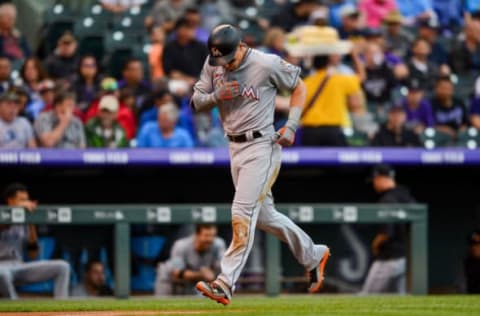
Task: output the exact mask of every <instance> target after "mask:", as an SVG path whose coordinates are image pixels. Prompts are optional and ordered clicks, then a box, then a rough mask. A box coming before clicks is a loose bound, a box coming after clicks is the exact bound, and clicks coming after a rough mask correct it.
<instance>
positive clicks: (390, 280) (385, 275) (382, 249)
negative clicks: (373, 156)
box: [362, 164, 415, 294]
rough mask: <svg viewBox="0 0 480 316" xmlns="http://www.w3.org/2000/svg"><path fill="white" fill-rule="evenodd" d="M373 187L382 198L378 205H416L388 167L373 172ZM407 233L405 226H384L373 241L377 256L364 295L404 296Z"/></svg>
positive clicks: (380, 167)
mask: <svg viewBox="0 0 480 316" xmlns="http://www.w3.org/2000/svg"><path fill="white" fill-rule="evenodd" d="M372 184H373V188H374V190H375V191H376V192H377V193H378V195H379V200H378V202H379V203H390V204H397V203H414V202H415V199H414V198H413V197H412V196H411V195H410V192H409V191H408V190H407V189H406V188H404V187H402V186H399V185H397V183H396V181H395V171H394V170H393V169H392V168H391V167H390V166H388V165H384V164H381V165H377V166H375V168H374V169H373V174H372ZM405 242H406V231H405V225H401V224H400V225H399V224H387V225H383V226H382V227H381V229H380V231H379V232H378V234H377V235H376V236H375V238H374V240H373V241H372V252H373V255H374V256H375V261H374V262H373V264H372V266H371V267H370V270H369V272H368V275H367V278H366V280H365V283H364V285H363V289H362V292H363V293H365V294H374V293H398V294H403V293H405V288H406V281H405V276H406V258H405V257H406V251H405Z"/></svg>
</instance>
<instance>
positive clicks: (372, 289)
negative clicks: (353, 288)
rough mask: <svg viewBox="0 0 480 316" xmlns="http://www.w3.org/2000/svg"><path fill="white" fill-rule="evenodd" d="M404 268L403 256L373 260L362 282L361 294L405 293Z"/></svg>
mask: <svg viewBox="0 0 480 316" xmlns="http://www.w3.org/2000/svg"><path fill="white" fill-rule="evenodd" d="M406 270H407V260H406V259H405V258H398V259H391V260H375V261H374V262H373V264H372V266H371V267H370V270H369V271H368V275H367V279H366V280H365V283H364V284H363V289H362V294H380V293H397V294H405V292H406V277H405V275H406Z"/></svg>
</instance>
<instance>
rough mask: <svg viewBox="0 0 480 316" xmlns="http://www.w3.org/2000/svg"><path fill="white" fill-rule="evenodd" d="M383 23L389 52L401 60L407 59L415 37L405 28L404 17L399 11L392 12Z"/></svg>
mask: <svg viewBox="0 0 480 316" xmlns="http://www.w3.org/2000/svg"><path fill="white" fill-rule="evenodd" d="M383 23H384V24H385V31H384V37H385V44H386V48H387V50H388V51H389V52H391V53H393V54H395V55H396V56H398V57H400V58H405V56H407V53H408V50H409V49H410V46H411V44H412V42H413V37H412V35H411V34H410V33H409V32H407V31H406V30H405V29H404V27H403V16H402V15H401V14H400V12H398V10H393V11H390V12H389V13H388V14H387V15H386V16H385V17H384V18H383Z"/></svg>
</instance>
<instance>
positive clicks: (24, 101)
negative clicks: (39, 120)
mask: <svg viewBox="0 0 480 316" xmlns="http://www.w3.org/2000/svg"><path fill="white" fill-rule="evenodd" d="M10 91H11V92H13V93H15V94H16V96H17V99H18V100H17V102H18V116H19V117H23V118H26V119H27V120H28V121H29V122H30V123H33V121H34V120H35V119H34V117H33V115H31V113H30V112H29V111H28V109H27V106H28V102H29V96H28V91H27V89H26V88H25V87H24V86H22V85H18V86H14V87H13V88H12V89H11V90H10Z"/></svg>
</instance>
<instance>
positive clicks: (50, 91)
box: [35, 79, 83, 119]
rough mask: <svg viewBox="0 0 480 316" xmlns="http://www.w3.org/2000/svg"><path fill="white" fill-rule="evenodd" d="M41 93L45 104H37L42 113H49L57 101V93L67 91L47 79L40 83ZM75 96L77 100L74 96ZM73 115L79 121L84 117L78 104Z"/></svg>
mask: <svg viewBox="0 0 480 316" xmlns="http://www.w3.org/2000/svg"><path fill="white" fill-rule="evenodd" d="M57 83H58V81H57ZM39 91H40V96H41V98H42V101H43V102H42V103H36V105H37V104H38V105H39V106H40V107H41V111H42V112H47V111H50V110H52V109H53V104H54V101H55V97H56V96H57V93H58V92H61V91H66V89H63V88H62V87H58V85H57V84H56V83H55V82H54V81H52V80H50V79H45V80H43V81H42V82H40V85H39ZM73 96H74V97H75V98H76V96H75V95H74V94H73ZM73 114H74V115H75V116H76V117H78V118H79V119H81V118H82V117H83V112H82V111H80V109H79V108H78V107H77V106H76V104H75V107H74V109H73ZM37 116H38V113H37V114H36V115H35V118H36V117H37Z"/></svg>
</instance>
